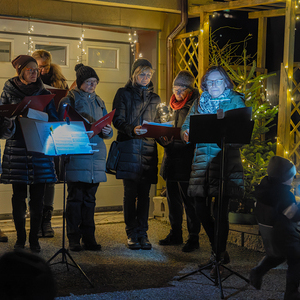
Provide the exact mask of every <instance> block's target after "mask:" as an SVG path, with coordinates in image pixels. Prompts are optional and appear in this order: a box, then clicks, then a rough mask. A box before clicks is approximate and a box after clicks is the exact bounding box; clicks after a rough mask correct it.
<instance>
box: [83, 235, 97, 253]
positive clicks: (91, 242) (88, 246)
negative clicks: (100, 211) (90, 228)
mask: <svg viewBox="0 0 300 300" xmlns="http://www.w3.org/2000/svg"><path fill="white" fill-rule="evenodd" d="M82 242H83V249H85V250H90V251H100V250H101V245H100V244H97V242H96V239H95V236H94V235H83V236H82Z"/></svg>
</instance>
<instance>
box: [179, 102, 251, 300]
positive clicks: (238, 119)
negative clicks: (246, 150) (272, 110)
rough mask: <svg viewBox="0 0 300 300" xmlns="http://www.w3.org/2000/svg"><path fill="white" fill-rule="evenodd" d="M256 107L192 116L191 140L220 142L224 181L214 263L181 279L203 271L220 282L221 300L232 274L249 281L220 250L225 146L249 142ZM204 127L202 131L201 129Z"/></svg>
mask: <svg viewBox="0 0 300 300" xmlns="http://www.w3.org/2000/svg"><path fill="white" fill-rule="evenodd" d="M251 115H252V108H251V107H245V108H238V109H233V110H229V111H226V112H225V114H224V118H222V119H218V118H217V115H216V114H205V115H201V114H200V115H192V116H190V133H189V140H190V142H191V143H218V144H219V145H220V148H221V165H220V181H219V192H218V200H217V216H216V219H215V223H216V224H215V231H214V242H215V255H214V259H213V261H211V262H210V263H208V264H206V265H204V266H199V268H198V270H196V271H193V272H190V273H189V274H186V275H184V276H181V277H180V278H179V279H178V280H181V279H183V278H185V277H187V276H190V275H193V274H196V273H197V272H200V273H201V274H202V275H204V276H205V277H206V278H208V279H209V280H210V281H212V282H214V283H215V285H219V288H220V296H221V299H224V293H223V287H222V282H223V281H225V280H226V279H227V278H228V277H230V276H231V275H236V276H238V277H240V278H241V279H243V280H245V281H246V282H247V283H249V280H248V279H247V278H245V277H244V276H242V275H240V274H239V273H237V272H235V271H233V270H231V269H229V268H228V267H226V266H224V265H223V264H222V262H221V252H220V249H219V231H220V221H221V217H222V216H221V212H222V205H223V201H222V200H223V193H224V164H225V154H226V153H225V146H226V143H231V144H249V143H250V139H251V135H252V130H253V126H254V121H252V120H251ZM199 129H200V130H199ZM211 266H215V267H216V273H217V276H216V278H215V279H214V280H213V279H212V278H210V277H208V276H207V275H206V274H205V273H204V272H203V270H205V269H208V268H210V267H211ZM220 266H222V267H224V268H225V269H226V270H228V271H229V272H230V274H229V275H228V276H226V277H225V278H223V280H221V275H220Z"/></svg>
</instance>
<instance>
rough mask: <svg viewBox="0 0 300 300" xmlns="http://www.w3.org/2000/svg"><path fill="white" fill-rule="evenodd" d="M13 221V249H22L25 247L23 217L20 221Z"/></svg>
mask: <svg viewBox="0 0 300 300" xmlns="http://www.w3.org/2000/svg"><path fill="white" fill-rule="evenodd" d="M14 222H15V228H16V231H17V241H16V243H15V245H14V248H15V249H23V248H24V247H25V242H26V230H25V222H26V220H25V218H23V220H20V221H16V220H14Z"/></svg>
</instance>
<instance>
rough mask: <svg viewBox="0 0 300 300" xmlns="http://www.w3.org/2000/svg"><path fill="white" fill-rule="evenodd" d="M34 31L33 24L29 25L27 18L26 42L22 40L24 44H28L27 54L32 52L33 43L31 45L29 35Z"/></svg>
mask: <svg viewBox="0 0 300 300" xmlns="http://www.w3.org/2000/svg"><path fill="white" fill-rule="evenodd" d="M33 31H34V26H33V25H30V19H28V31H27V32H28V34H29V35H28V42H27V43H26V42H24V45H25V44H27V45H28V51H27V54H28V55H31V54H32V53H33V52H34V45H33V40H32V37H31V33H32V32H33Z"/></svg>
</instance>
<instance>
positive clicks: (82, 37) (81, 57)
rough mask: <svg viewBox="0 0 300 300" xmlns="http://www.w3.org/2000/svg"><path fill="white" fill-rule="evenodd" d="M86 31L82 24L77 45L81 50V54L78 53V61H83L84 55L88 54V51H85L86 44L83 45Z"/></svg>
mask: <svg viewBox="0 0 300 300" xmlns="http://www.w3.org/2000/svg"><path fill="white" fill-rule="evenodd" d="M84 32H85V30H84V28H83V25H82V27H81V36H80V37H79V42H78V45H77V48H78V49H79V51H80V54H79V55H77V62H78V63H82V62H83V57H84V55H86V51H85V49H84V46H83V41H84Z"/></svg>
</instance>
